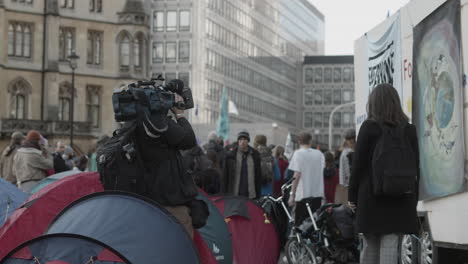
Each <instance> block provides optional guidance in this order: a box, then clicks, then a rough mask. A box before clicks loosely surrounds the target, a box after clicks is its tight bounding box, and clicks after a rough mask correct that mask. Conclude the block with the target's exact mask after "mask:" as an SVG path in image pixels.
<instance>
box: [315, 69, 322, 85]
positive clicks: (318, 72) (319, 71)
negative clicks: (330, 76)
mask: <svg viewBox="0 0 468 264" xmlns="http://www.w3.org/2000/svg"><path fill="white" fill-rule="evenodd" d="M322 73H323V69H322V68H315V77H314V82H316V83H322Z"/></svg>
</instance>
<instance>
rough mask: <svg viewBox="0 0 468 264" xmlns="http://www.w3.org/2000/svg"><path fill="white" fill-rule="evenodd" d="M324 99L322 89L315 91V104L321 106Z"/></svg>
mask: <svg viewBox="0 0 468 264" xmlns="http://www.w3.org/2000/svg"><path fill="white" fill-rule="evenodd" d="M322 99H323V91H322V90H321V89H318V90H315V93H314V104H316V105H321V104H322Z"/></svg>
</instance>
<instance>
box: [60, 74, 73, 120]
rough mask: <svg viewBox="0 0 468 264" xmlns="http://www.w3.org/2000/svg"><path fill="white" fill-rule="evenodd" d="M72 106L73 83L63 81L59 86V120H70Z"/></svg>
mask: <svg viewBox="0 0 468 264" xmlns="http://www.w3.org/2000/svg"><path fill="white" fill-rule="evenodd" d="M70 107H71V85H70V84H69V83H62V84H61V85H60V87H59V112H58V120H60V121H69V120H70Z"/></svg>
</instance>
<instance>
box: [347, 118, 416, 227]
mask: <svg viewBox="0 0 468 264" xmlns="http://www.w3.org/2000/svg"><path fill="white" fill-rule="evenodd" d="M381 134H382V129H381V128H380V126H379V125H378V124H377V123H376V122H375V121H371V120H366V121H365V122H364V123H363V124H362V126H361V129H360V131H359V135H358V139H357V143H356V151H355V153H354V156H353V166H352V172H351V178H350V186H349V194H348V198H349V201H350V202H354V203H356V204H357V212H356V225H357V232H359V233H372V234H390V233H403V234H410V233H418V230H419V229H418V221H417V212H416V206H417V203H418V193H417V191H418V190H415V193H414V194H412V195H407V196H403V197H401V198H376V197H374V196H373V194H372V192H371V189H370V187H371V186H370V180H371V172H372V154H373V153H374V149H375V146H376V144H377V142H378V139H379V137H380V135H381ZM405 134H406V136H407V138H408V140H409V142H410V143H411V146H412V148H413V151H414V152H415V155H416V157H419V149H418V139H417V135H416V127H415V126H413V125H408V126H407V127H406V130H405ZM417 160H418V167H419V159H417ZM418 183H419V175H418Z"/></svg>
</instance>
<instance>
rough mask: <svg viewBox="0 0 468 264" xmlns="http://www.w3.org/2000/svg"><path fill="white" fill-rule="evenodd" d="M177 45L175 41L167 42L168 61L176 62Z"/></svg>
mask: <svg viewBox="0 0 468 264" xmlns="http://www.w3.org/2000/svg"><path fill="white" fill-rule="evenodd" d="M176 45H177V43H175V42H166V62H167V63H171V62H176Z"/></svg>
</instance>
